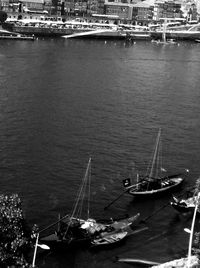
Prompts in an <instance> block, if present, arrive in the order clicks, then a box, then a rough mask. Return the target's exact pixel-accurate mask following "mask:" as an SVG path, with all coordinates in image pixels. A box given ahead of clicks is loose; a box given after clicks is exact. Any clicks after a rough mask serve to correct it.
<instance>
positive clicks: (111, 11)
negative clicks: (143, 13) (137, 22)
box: [104, 0, 136, 21]
mask: <svg viewBox="0 0 200 268" xmlns="http://www.w3.org/2000/svg"><path fill="white" fill-rule="evenodd" d="M133 4H136V2H135V1H134V0H133V1H132V0H118V1H117V0H105V4H104V13H105V14H106V15H114V16H118V17H119V19H120V20H126V21H132V11H133Z"/></svg>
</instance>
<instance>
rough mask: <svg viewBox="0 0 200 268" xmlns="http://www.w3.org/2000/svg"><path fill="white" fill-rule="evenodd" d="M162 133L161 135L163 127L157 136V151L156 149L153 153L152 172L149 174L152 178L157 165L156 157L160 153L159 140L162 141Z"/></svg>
mask: <svg viewBox="0 0 200 268" xmlns="http://www.w3.org/2000/svg"><path fill="white" fill-rule="evenodd" d="M160 135H161V128H159V131H158V136H157V139H156V147H155V151H154V154H153V160H152V165H151V170H150V174H149V177H150V178H151V177H152V175H153V171H154V166H155V162H156V158H157V155H158V148H159V142H160Z"/></svg>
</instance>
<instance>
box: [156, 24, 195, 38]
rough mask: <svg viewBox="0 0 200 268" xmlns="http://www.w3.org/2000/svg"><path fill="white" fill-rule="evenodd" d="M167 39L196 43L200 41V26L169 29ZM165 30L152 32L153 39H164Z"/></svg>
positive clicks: (166, 32)
mask: <svg viewBox="0 0 200 268" xmlns="http://www.w3.org/2000/svg"><path fill="white" fill-rule="evenodd" d="M165 34H166V39H174V40H189V41H195V40H199V39H200V24H196V25H187V26H177V27H170V28H167V29H166V31H165ZM162 35H163V29H157V30H156V31H152V32H151V37H152V39H160V40H161V39H162Z"/></svg>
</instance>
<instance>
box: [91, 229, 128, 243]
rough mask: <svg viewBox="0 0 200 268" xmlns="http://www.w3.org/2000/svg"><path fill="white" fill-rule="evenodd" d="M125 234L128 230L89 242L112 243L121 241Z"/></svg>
mask: <svg viewBox="0 0 200 268" xmlns="http://www.w3.org/2000/svg"><path fill="white" fill-rule="evenodd" d="M127 234H128V232H120V233H114V234H110V235H105V236H103V237H100V238H97V239H94V240H92V241H91V244H92V245H93V246H105V245H112V244H115V243H117V242H120V241H122V240H123V239H124V238H125V237H126V236H127Z"/></svg>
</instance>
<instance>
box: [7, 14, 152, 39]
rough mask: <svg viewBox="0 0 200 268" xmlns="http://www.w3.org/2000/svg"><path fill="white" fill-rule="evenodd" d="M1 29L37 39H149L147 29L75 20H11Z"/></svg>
mask: <svg viewBox="0 0 200 268" xmlns="http://www.w3.org/2000/svg"><path fill="white" fill-rule="evenodd" d="M3 27H4V28H5V29H7V30H9V31H12V32H15V33H21V34H34V35H35V36H37V37H63V38H102V39H126V38H127V36H131V37H132V38H134V39H150V33H149V31H148V29H147V27H145V28H142V27H141V28H138V27H136V26H133V25H132V26H131V25H129V26H128V25H126V26H123V25H116V24H113V23H97V22H87V21H77V20H71V21H65V22H63V21H45V20H33V19H23V20H11V21H5V22H4V23H3Z"/></svg>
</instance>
